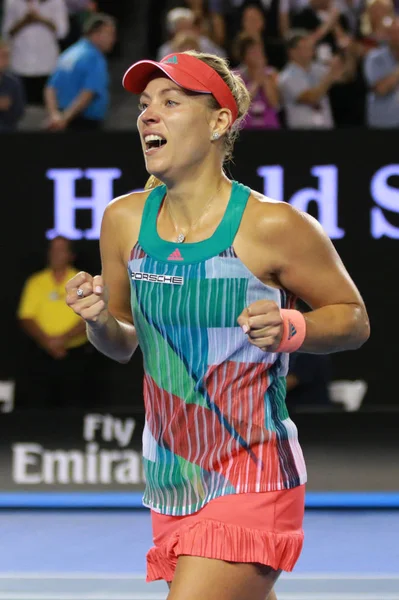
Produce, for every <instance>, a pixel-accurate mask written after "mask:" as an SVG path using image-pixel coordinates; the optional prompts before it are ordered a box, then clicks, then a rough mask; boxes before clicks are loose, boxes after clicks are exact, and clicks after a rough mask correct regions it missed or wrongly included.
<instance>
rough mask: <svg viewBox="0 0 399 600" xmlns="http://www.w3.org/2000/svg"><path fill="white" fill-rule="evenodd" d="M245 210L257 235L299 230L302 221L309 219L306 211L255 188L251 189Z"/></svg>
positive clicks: (277, 234) (279, 233) (268, 235)
mask: <svg viewBox="0 0 399 600" xmlns="http://www.w3.org/2000/svg"><path fill="white" fill-rule="evenodd" d="M247 212H248V217H249V218H250V221H251V222H252V223H254V224H255V229H256V231H257V232H258V233H259V235H261V236H262V237H263V236H266V237H268V238H270V236H272V235H276V236H279V235H281V234H283V233H284V234H285V235H287V233H289V232H294V231H296V230H298V231H299V230H301V228H302V223H303V221H304V220H305V221H307V220H308V219H309V215H307V213H304V212H303V211H300V210H298V209H296V208H294V207H293V206H291V205H290V204H288V202H284V201H281V200H275V199H273V198H269V197H268V196H265V195H264V194H261V193H259V192H257V191H255V190H251V194H250V197H249V201H248V205H247Z"/></svg>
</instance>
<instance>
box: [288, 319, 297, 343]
mask: <svg viewBox="0 0 399 600" xmlns="http://www.w3.org/2000/svg"><path fill="white" fill-rule="evenodd" d="M296 334H297V331H296V329H295V325H294V324H293V323H291V321H290V331H289V334H288V339H289V340H290V339H291V338H293V337H294V335H296Z"/></svg>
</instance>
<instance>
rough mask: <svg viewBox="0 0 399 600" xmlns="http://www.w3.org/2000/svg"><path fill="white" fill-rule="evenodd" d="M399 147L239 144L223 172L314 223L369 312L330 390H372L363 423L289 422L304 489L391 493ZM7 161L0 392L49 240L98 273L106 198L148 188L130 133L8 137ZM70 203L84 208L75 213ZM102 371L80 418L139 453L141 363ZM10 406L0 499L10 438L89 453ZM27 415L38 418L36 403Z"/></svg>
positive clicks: (372, 136) (262, 137) (329, 417)
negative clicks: (119, 433) (126, 425)
mask: <svg viewBox="0 0 399 600" xmlns="http://www.w3.org/2000/svg"><path fill="white" fill-rule="evenodd" d="M396 148H397V134H396V133H395V132H383V133H382V132H368V131H359V132H351V131H342V130H341V131H335V132H327V133H305V132H303V133H300V132H289V131H281V132H276V133H274V132H270V133H249V132H244V133H242V135H241V139H240V141H239V143H238V145H237V149H236V155H235V163H234V164H233V165H231V167H230V173H231V176H232V177H233V178H235V179H238V180H240V181H242V182H243V183H245V184H247V185H249V186H250V187H252V188H254V189H256V190H258V191H261V192H264V193H265V194H267V195H269V196H272V197H274V198H277V199H279V200H285V201H290V202H291V203H292V204H294V205H296V206H297V207H299V208H302V209H305V210H308V212H310V213H311V214H313V215H314V216H316V217H317V218H318V219H319V220H320V222H321V223H322V225H323V226H324V227H325V229H326V230H327V232H328V234H329V235H330V237H331V238H332V240H333V242H334V244H335V246H336V248H337V250H338V252H339V253H340V255H341V257H342V259H343V261H344V263H345V265H346V267H347V268H348V270H349V273H350V274H351V275H352V277H353V278H354V280H355V282H356V283H357V285H358V287H359V288H360V290H361V293H362V294H363V296H364V299H365V301H366V305H367V307H368V310H369V314H370V319H371V328H372V335H371V338H370V340H369V341H368V343H367V344H366V345H365V346H364V347H363V348H361V349H360V350H359V351H356V352H347V353H342V354H339V355H336V356H334V357H333V378H334V379H349V380H354V379H362V380H364V381H366V382H367V384H368V391H367V395H366V398H365V400H364V403H363V405H362V408H361V411H360V413H357V414H351V415H349V414H313V415H312V414H306V415H303V414H299V415H297V417H296V419H295V420H296V422H297V423H298V425H299V427H300V432H301V440H302V443H303V446H304V448H305V455H306V457H307V459H308V465H309V471H310V473H311V483H310V486H311V489H316V490H317V489H319V490H320V489H357V490H366V489H381V490H388V489H390V490H395V489H396V490H397V489H398V488H399V468H398V466H397V464H398V460H397V459H398V458H399V444H398V441H397V437H398V436H397V431H398V427H397V426H398V415H399V412H398V400H397V391H396V388H397V386H396V377H395V365H396V363H397V356H398V353H397V333H396V321H395V317H394V315H395V314H396V300H397V296H398V292H399V284H398V277H397V256H398V239H399V160H398V155H397V150H396ZM3 153H4V154H3ZM2 154H3V156H4V158H3V160H2V162H1V165H0V182H1V205H2V206H1V221H0V240H1V242H0V243H1V273H2V286H1V287H2V292H1V294H0V315H1V316H0V320H1V329H0V331H1V336H0V380H1V379H3V380H4V379H14V378H15V377H16V376H17V377H18V375H20V374H21V369H23V360H24V356H25V354H24V352H25V349H26V344H27V342H26V339H25V338H24V337H23V336H22V334H20V332H19V331H18V328H17V326H16V322H15V312H16V307H17V303H18V300H19V296H20V293H21V289H22V286H23V283H24V281H25V280H26V278H27V277H28V276H29V275H30V274H31V273H33V272H34V271H36V270H38V269H40V268H42V267H43V265H44V262H45V253H46V245H47V241H48V240H47V238H46V235H47V236H49V235H50V236H51V235H54V234H55V233H59V234H64V235H67V236H72V237H76V238H80V239H76V249H77V263H76V264H77V267H78V268H79V269H83V270H88V271H90V272H91V273H93V274H95V273H98V272H100V264H99V251H98V239H97V238H98V229H99V223H100V221H101V214H102V210H103V208H104V207H105V205H106V204H107V202H109V201H110V200H111V199H112V198H113V197H116V196H118V195H121V194H124V193H127V192H129V191H131V190H134V189H139V188H141V187H142V186H143V185H144V183H145V181H146V178H147V174H146V172H145V169H144V165H143V158H142V153H141V148H140V145H139V142H138V139H137V137H136V136H134V135H133V136H132V135H131V134H124V133H107V135H103V134H82V135H80V136H76V135H73V134H70V133H67V134H64V135H54V136H52V135H40V134H26V135H22V134H21V135H18V136H9V137H8V136H6V135H3V136H2ZM76 198H80V200H79V199H78V200H77V199H76ZM73 203H75V208H76V205H77V204H79V203H80V205H81V207H82V208H79V209H77V210H73V209H72V208H73V207H72V204H73ZM71 207H72V208H71ZM94 208H95V209H96V210H94ZM48 232H52V233H48ZM96 360H97V361H98V362H97V370H96V379H97V382H99V383H100V385H99V389H100V392H99V393H98V394H97V395H96V396H95V397H94V398H92V399H88V405H87V406H84V407H83V408H84V410H86V411H93V410H95V411H99V412H101V413H104V414H105V413H106V412H110V413H113V414H114V413H115V414H117V413H118V412H122V413H123V414H125V413H126V414H128V415H131V416H132V415H133V418H135V419H137V420H138V423H139V425H138V426H137V430H136V434H135V436H136V437H135V441H134V443H135V444H136V447H137V448H139V443H140V442H139V440H140V436H139V433H138V432H139V430H140V423H141V422H142V396H141V357H140V354H139V353H138V354H137V355H136V356H135V357H134V358H133V360H132V363H131V364H130V365H128V366H122V365H118V364H116V363H112V362H111V361H108V359H105V358H103V357H101V356H98V357H97V359H96ZM90 402H91V404H90ZM16 405H17V409H16V412H14V413H13V414H12V415H1V414H0V429H1V431H0V439H1V440H2V444H3V445H2V447H1V448H0V454H1V456H2V457H3V458H2V460H3V465H6V466H4V468H3V469H2V471H3V474H4V473H5V472H6V471H7V470H8V475H4V477H5V479H3V481H1V482H0V488H3V489H7V488H9V487H10V486H11V487H12V486H13V485H14V484H13V483H12V481H11V480H12V476H11V475H10V473H11V470H10V469H11V468H12V467H11V463H10V460H11V459H10V456H11V446H12V444H13V443H17V442H18V439H19V440H20V441H21V440H22V441H23V440H24V439H25V441H29V440H30V441H31V442H33V441H34V439H33V438H34V437H35V435H36V438H37V439H36V441H40V440H44V441H43V446H44V445H45V444H46V443H49V444H50V446H54V444H55V440H58V442H57V443H60V444H61V445H62V444H64V446H65V447H68V448H73V447H75V446H76V445H79V444H82V443H83V442H84V440H83V441H82V433H81V427H82V419H83V416H82V415H80V416H77V417H75V421H74V424H71V425H70V427H69V426H68V425H67V423H66V421H65V420H64V421H63V420H62V419H63V418H64V417H63V416H61V415H59V416H55V415H52V416H49V415H40V416H37V417H35V418H37V419H40V423H42V425H41V426H40V427H39V426H36V428H35V430H33V429H32V427H33V425H32V423H33V421H30V423H29V417H28V416H27V415H26V414H24V416H23V415H21V416H20V419H21V420H19V421H17V420H16V418H17V413H18V408H19V407H18V397H17V404H16ZM30 408H31V409H32V410H34V399H32V407H30ZM126 414H125V417H124V418H126ZM140 415H141V416H140ZM65 418H66V417H65ZM68 418H69V417H68ZM70 418H71V419H73V417H72V416H71V417H70ZM23 419H25V421H24V420H23ZM38 422H39V421H37V422H36V424H37V423H38ZM23 423H25V424H23ZM43 428H44V429H43ZM24 431H26V434H25V433H23V432H24ZM34 431H36V432H37V434H34ZM39 431H41V433H38V432H39ZM68 431H69V434H70V435H71V436H72V438H71V439H70V440H69V441H67V439H68V435H69V434H68V433H67V432H68ZM11 432H12V434H11ZM57 432H58V433H57ZM62 432H64V433H65V440H64V441H62V442H61V441H60V437H62ZM71 432H75V433H71ZM79 432H80V433H79ZM7 435H8V437H7ZM32 435H33V437H32ZM51 440H53V441H51ZM73 440H74V441H73ZM111 446H112V444H111ZM0 460H1V459H0ZM7 465H8V466H7ZM7 481H8V485H7V483H6V482H7Z"/></svg>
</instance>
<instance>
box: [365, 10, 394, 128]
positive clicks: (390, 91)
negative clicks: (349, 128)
mask: <svg viewBox="0 0 399 600" xmlns="http://www.w3.org/2000/svg"><path fill="white" fill-rule="evenodd" d="M387 34H388V44H387V45H384V46H381V47H380V48H376V49H375V50H371V51H370V52H369V53H368V54H367V56H366V59H365V63H364V72H365V76H366V80H367V83H368V85H369V87H370V92H369V94H368V98H367V122H368V126H369V127H377V128H380V127H381V128H392V127H395V128H396V127H399V18H398V17H396V18H395V19H394V21H393V23H392V25H391V26H390V28H389V29H388V30H387Z"/></svg>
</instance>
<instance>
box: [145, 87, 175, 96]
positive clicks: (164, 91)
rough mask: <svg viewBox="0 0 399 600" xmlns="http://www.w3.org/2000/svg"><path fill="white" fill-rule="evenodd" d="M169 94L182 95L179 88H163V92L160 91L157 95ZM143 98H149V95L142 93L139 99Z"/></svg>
mask: <svg viewBox="0 0 399 600" xmlns="http://www.w3.org/2000/svg"><path fill="white" fill-rule="evenodd" d="M169 92H177V93H178V94H184V92H183V90H181V89H179V88H176V87H168V88H164V89H163V90H161V91H160V92H159V93H160V94H161V95H164V94H168V93H169ZM143 97H146V98H151V96H150V94H148V93H147V92H142V93H141V95H140V98H143Z"/></svg>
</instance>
